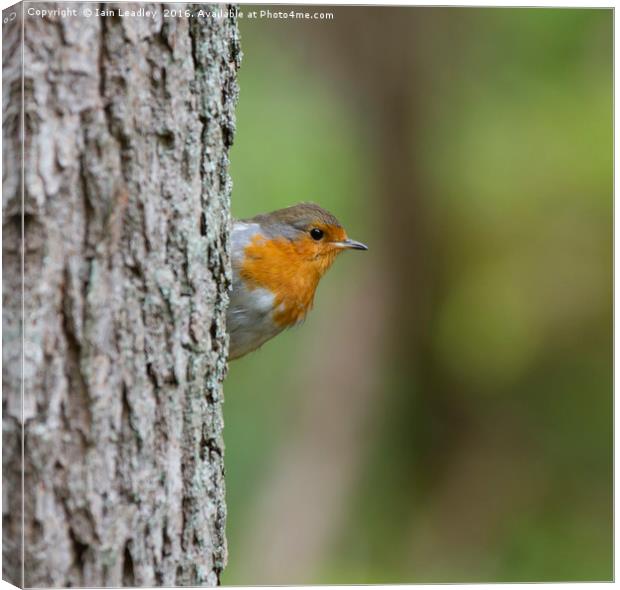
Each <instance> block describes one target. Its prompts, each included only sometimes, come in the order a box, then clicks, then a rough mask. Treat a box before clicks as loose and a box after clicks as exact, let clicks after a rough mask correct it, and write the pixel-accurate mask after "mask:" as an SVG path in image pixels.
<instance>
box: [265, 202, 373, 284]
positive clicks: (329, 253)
mask: <svg viewBox="0 0 620 590" xmlns="http://www.w3.org/2000/svg"><path fill="white" fill-rule="evenodd" d="M254 221H256V222H258V223H260V225H261V228H262V230H263V231H264V232H265V233H267V235H268V236H269V238H272V239H276V240H286V241H287V242H288V243H289V244H290V245H291V246H292V250H291V256H296V257H298V259H299V261H300V262H301V263H302V264H303V265H304V266H309V267H312V268H314V270H315V271H316V272H317V273H318V275H319V276H322V275H323V274H324V273H325V272H326V271H327V269H328V268H329V267H330V266H331V264H332V263H333V261H334V260H335V258H336V256H337V255H338V254H340V253H341V252H343V251H344V250H368V247H367V246H366V245H365V244H362V243H361V242H357V241H355V240H352V239H350V238H349V237H348V235H347V232H346V231H345V229H344V228H343V227H342V225H341V224H340V222H339V221H338V219H336V217H334V216H333V215H332V214H331V213H329V212H328V211H326V210H325V209H323V208H322V207H319V206H318V205H315V204H314V203H300V204H298V205H293V206H292V207H287V208H286V209H279V210H278V211H273V212H272V213H267V214H265V215H259V216H257V217H255V218H254Z"/></svg>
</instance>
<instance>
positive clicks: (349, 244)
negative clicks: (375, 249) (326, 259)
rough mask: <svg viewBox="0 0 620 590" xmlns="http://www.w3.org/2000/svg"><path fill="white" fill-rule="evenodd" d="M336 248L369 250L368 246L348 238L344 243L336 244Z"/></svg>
mask: <svg viewBox="0 0 620 590" xmlns="http://www.w3.org/2000/svg"><path fill="white" fill-rule="evenodd" d="M334 246H336V247H337V248H346V249H350V250H368V246H367V245H366V244H362V242H356V241H355V240H350V239H349V238H347V239H346V240H343V241H342V242H334Z"/></svg>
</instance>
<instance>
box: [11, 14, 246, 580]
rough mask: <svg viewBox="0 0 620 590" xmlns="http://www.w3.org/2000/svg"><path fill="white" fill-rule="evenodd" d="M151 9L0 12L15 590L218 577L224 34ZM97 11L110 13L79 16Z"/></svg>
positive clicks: (227, 28)
mask: <svg viewBox="0 0 620 590" xmlns="http://www.w3.org/2000/svg"><path fill="white" fill-rule="evenodd" d="M165 7H166V5H162V4H150V5H146V4H140V5H128V4H122V5H120V4H119V5H115V4H102V5H96V4H86V3H84V4H79V3H76V4H74V3H71V4H59V5H56V4H52V3H42V4H40V5H39V4H33V3H29V4H26V5H25V7H24V8H22V6H21V5H18V6H16V7H14V8H13V9H9V10H6V11H4V14H3V16H4V17H5V20H6V17H7V16H8V15H9V13H10V12H11V11H16V12H17V18H16V19H15V20H9V21H8V22H6V23H5V24H4V25H3V27H4V44H3V64H4V69H3V72H4V89H5V90H4V96H3V103H4V104H3V107H4V108H3V113H4V117H3V119H4V120H3V139H4V146H5V147H4V153H3V158H4V170H5V175H4V179H3V189H4V195H5V196H4V199H3V232H4V233H3V236H4V239H3V263H4V290H3V328H4V330H3V335H4V337H3V350H4V356H3V367H4V371H3V390H4V396H3V409H4V418H3V442H4V461H3V476H4V489H5V492H6V493H5V495H4V501H3V522H4V529H3V530H4V538H3V545H4V560H3V563H4V568H3V577H4V578H5V579H7V580H8V581H10V582H11V583H13V584H16V585H23V586H91V587H92V586H124V585H133V586H140V585H149V586H152V585H167V586H172V585H216V584H217V583H218V581H219V574H220V572H221V570H222V568H223V567H224V565H225V563H226V551H227V550H226V540H225V536H224V524H225V516H226V506H225V501H224V480H223V442H222V425H223V423H222V412H221V403H222V380H223V378H224V376H225V373H226V367H227V365H226V356H227V336H226V331H225V309H226V305H227V289H228V287H229V285H230V278H231V274H230V260H229V226H230V213H229V201H230V181H229V177H228V171H227V168H228V150H229V148H230V145H231V142H232V137H233V132H234V103H235V101H236V95H237V86H236V71H237V68H238V65H239V60H240V50H239V39H238V31H237V24H236V21H235V18H234V16H227V17H225V18H223V19H212V18H206V17H205V18H163V15H162V13H163V9H164V8H165ZM31 8H32V9H35V10H36V9H41V8H44V9H47V10H50V9H54V8H57V9H58V8H72V9H76V10H77V11H78V12H79V14H80V16H72V17H63V16H61V15H56V16H55V15H52V16H49V17H46V18H42V17H40V16H38V17H37V16H30V15H28V14H27V13H24V14H23V16H22V9H24V10H28V9H31ZM96 8H98V9H108V10H114V12H115V14H114V16H106V17H95V16H92V17H90V18H87V17H86V16H84V10H85V9H90V10H91V11H92V12H94V10H95V9H96ZM119 8H122V9H123V10H127V9H138V8H142V9H145V10H151V11H156V12H157V13H158V16H156V17H155V18H149V17H133V18H131V17H121V16H119V14H118V10H119ZM168 8H170V9H177V10H179V9H185V8H191V9H192V10H195V11H197V10H199V9H203V10H209V8H210V7H208V6H202V5H201V6H189V5H188V6H185V5H179V4H175V5H169V7H168ZM211 8H212V7H211ZM22 18H23V23H24V27H23V39H22V38H21V37H22V22H21V20H22ZM22 43H23V52H24V60H23V76H24V77H23V93H24V94H23V104H24V110H23V127H24V136H23V144H22V138H21V137H20V128H21V119H22V112H21V104H22V80H21V75H22V65H21V51H22ZM22 147H23V166H24V178H23V184H22V178H21V163H22V162H21V159H22ZM22 186H23V191H22ZM22 197H23V198H22ZM22 247H23V253H24V273H23V281H24V293H23V294H24V299H23V305H24V309H23V311H24V313H23V317H22V288H21V285H22V260H21V258H22V257H21V250H22ZM22 336H23V344H24V345H23V365H22V363H21V356H22V346H21V338H22ZM22 386H23V390H22ZM22 436H23V442H24V455H23V462H22ZM22 469H23V489H24V491H25V493H24V495H23V496H22V494H21V489H22ZM22 502H23V531H22ZM22 532H23V547H22Z"/></svg>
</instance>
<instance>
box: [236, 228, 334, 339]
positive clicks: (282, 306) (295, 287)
mask: <svg viewBox="0 0 620 590" xmlns="http://www.w3.org/2000/svg"><path fill="white" fill-rule="evenodd" d="M314 254H315V253H314V251H313V250H312V246H311V245H310V244H307V243H306V242H305V241H304V240H299V241H297V242H291V241H290V240H287V239H273V240H266V239H265V238H263V237H262V236H254V237H253V238H252V240H251V242H250V244H248V245H247V246H246V247H245V259H244V262H243V265H242V267H241V269H240V274H241V277H242V278H243V279H244V280H245V281H246V282H247V284H248V286H249V287H250V288H252V287H263V288H265V289H268V290H269V291H271V292H272V293H273V294H274V298H275V300H274V316H273V319H274V321H275V322H276V323H277V324H278V325H280V326H283V327H284V326H290V325H293V324H296V323H297V322H299V321H301V320H303V319H304V317H305V316H306V314H307V313H308V311H309V310H310V309H311V308H312V302H313V300H314V293H315V291H316V288H317V285H318V284H319V280H320V279H321V276H322V275H323V274H324V272H325V271H326V270H327V268H329V266H330V265H331V263H332V262H333V259H334V257H335V253H334V255H328V256H326V257H323V256H320V257H316V256H315V255H314Z"/></svg>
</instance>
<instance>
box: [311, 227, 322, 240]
mask: <svg viewBox="0 0 620 590" xmlns="http://www.w3.org/2000/svg"><path fill="white" fill-rule="evenodd" d="M310 235H311V236H312V239H313V240H316V241H317V242H318V241H319V240H320V239H321V238H322V237H323V230H322V229H319V228H318V227H313V228H312V229H311V230H310Z"/></svg>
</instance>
